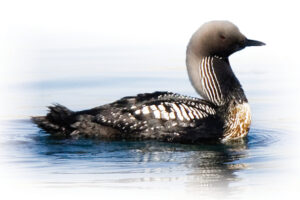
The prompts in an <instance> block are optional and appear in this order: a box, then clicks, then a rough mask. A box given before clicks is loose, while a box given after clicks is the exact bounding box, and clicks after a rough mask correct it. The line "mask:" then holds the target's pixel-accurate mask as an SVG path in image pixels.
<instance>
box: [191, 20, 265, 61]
mask: <svg viewBox="0 0 300 200" xmlns="http://www.w3.org/2000/svg"><path fill="white" fill-rule="evenodd" d="M262 45H265V44H264V43H263V42H260V41H256V40H249V39H247V38H246V37H245V36H244V35H243V34H242V33H241V32H240V31H239V29H238V27H237V26H235V25H234V24H233V23H231V22H229V21H210V22H207V23H205V24H203V25H202V26H201V27H200V28H199V29H198V30H197V31H196V32H195V33H194V34H193V36H192V38H191V40H190V42H189V45H188V50H189V51H192V52H193V53H194V54H196V55H198V56H199V55H200V56H214V55H216V56H220V57H228V56H230V55H231V54H232V53H234V52H236V51H239V50H241V49H243V48H245V47H247V46H262Z"/></svg>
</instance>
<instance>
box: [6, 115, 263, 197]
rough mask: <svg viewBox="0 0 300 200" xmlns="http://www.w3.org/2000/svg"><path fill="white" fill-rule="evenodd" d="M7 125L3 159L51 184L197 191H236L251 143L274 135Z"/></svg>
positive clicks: (10, 122)
mask: <svg viewBox="0 0 300 200" xmlns="http://www.w3.org/2000/svg"><path fill="white" fill-rule="evenodd" d="M2 125H4V128H5V132H4V133H3V134H2V135H1V137H2V140H1V141H2V145H1V146H3V148H4V149H5V153H3V154H4V155H2V156H1V157H2V159H4V161H5V162H6V163H8V165H12V166H16V168H18V169H24V170H25V171H26V172H28V173H30V177H31V178H33V179H36V181H37V182H39V183H40V184H43V185H45V186H55V187H57V186H59V185H64V186H78V185H80V186H89V187H108V188H110V187H114V188H116V187H120V188H174V187H175V188H176V187H182V186H183V187H184V188H186V189H187V190H191V191H193V192H199V193H203V192H205V191H211V190H213V191H214V192H216V191H219V192H222V195H224V193H225V191H226V193H230V190H231V188H230V184H231V183H234V182H236V181H238V180H239V179H238V177H237V176H236V174H235V172H237V171H239V170H245V169H247V166H248V161H249V160H248V161H247V159H248V158H249V155H248V151H249V148H255V147H258V146H259V145H264V143H265V141H264V138H265V137H268V136H267V134H263V132H262V131H260V130H253V131H252V132H251V133H250V136H249V138H248V140H241V141H236V142H232V143H231V144H226V145H225V144H218V145H183V144H169V143H163V142H156V141H141V142H132V141H131V142H128V141H99V140H98V141H95V140H85V139H81V140H71V139H67V140H66V139H65V140H56V139H53V138H51V137H50V136H49V135H47V134H46V133H44V132H41V131H39V130H38V129H37V128H36V127H35V126H34V125H33V124H32V123H31V122H30V121H28V120H19V121H16V120H15V121H6V122H5V123H2ZM257 135H259V137H258V136H257ZM268 141H269V140H268ZM250 162H251V160H250ZM154 182H155V184H154ZM168 183H172V184H168Z"/></svg>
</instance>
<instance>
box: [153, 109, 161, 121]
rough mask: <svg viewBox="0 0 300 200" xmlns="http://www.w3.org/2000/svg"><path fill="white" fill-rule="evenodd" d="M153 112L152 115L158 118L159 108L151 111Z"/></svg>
mask: <svg viewBox="0 0 300 200" xmlns="http://www.w3.org/2000/svg"><path fill="white" fill-rule="evenodd" d="M153 114H154V117H155V118H156V119H160V112H159V110H155V111H153Z"/></svg>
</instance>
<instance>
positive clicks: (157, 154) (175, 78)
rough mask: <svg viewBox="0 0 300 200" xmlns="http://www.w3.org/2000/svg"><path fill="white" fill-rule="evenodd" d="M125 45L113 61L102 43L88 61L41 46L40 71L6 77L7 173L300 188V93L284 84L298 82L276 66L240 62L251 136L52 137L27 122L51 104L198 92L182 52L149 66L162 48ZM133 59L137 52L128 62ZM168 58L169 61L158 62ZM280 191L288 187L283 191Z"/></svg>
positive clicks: (126, 187)
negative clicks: (185, 139)
mask: <svg viewBox="0 0 300 200" xmlns="http://www.w3.org/2000/svg"><path fill="white" fill-rule="evenodd" d="M82 51H83V50H82ZM82 51H80V52H82ZM120 51H121V52H120V54H114V56H115V57H116V58H115V59H113V56H112V55H107V52H106V54H104V51H102V50H97V51H90V54H86V55H85V56H87V55H89V56H88V58H90V57H91V55H94V56H95V57H99V58H98V59H96V58H94V59H91V60H92V61H93V60H94V61H93V62H92V63H89V65H86V63H85V62H84V61H86V60H90V59H87V58H86V57H85V56H83V57H79V58H78V57H77V56H78V55H81V54H80V52H78V51H70V52H69V51H66V52H65V54H63V55H68V56H65V57H64V56H63V58H61V60H60V61H57V57H58V56H61V55H62V52H59V51H58V52H56V51H54V52H46V53H45V52H42V53H40V54H41V55H38V57H39V58H40V59H41V61H40V62H39V65H38V66H37V67H36V68H35V67H33V69H32V73H33V76H32V77H35V78H32V77H31V78H29V79H24V81H22V82H16V83H13V84H11V85H10V88H9V90H7V91H6V92H7V98H8V99H10V100H11V101H10V102H9V101H7V104H6V105H7V106H6V108H4V109H3V114H2V115H1V135H0V137H1V140H0V141H1V152H0V153H1V155H0V159H1V160H0V161H1V165H2V168H3V169H5V173H1V179H2V180H6V183H8V182H10V181H12V180H14V181H13V183H16V182H18V183H21V187H23V186H24V185H27V184H30V185H31V187H32V188H42V189H43V188H44V189H45V188H56V189H59V188H71V189H74V188H89V189H90V188H95V189H99V190H100V189H101V191H103V190H104V191H106V193H105V192H104V193H105V194H107V191H109V193H110V194H112V193H115V191H118V192H121V191H123V192H124V191H127V192H128V191H134V192H137V193H138V194H147V193H150V194H151V191H152V192H153V191H160V192H161V194H164V195H166V196H168V197H169V195H170V194H168V192H166V191H170V192H171V194H172V195H173V196H174V198H175V197H177V198H178V197H181V196H180V195H181V194H186V195H188V197H191V198H194V197H198V195H202V196H204V197H216V198H219V197H222V198H223V199H226V198H228V199H231V198H235V197H236V198H241V197H251V196H255V197H257V196H260V194H261V193H262V194H265V195H268V194H273V195H274V194H275V193H274V191H275V192H276V194H279V196H277V195H274V196H276V197H280V194H281V195H282V196H285V195H286V193H289V194H293V193H294V192H296V191H297V187H299V186H300V185H299V181H298V180H300V179H299V178H300V177H299V172H298V168H297V167H298V166H299V160H300V159H299V157H298V156H297V147H298V143H299V142H298V138H299V137H297V134H299V131H298V128H297V116H296V114H295V113H297V112H298V110H297V108H295V107H294V106H293V105H296V104H297V96H294V94H293V93H292V92H291V91H292V90H293V89H294V88H293V87H287V85H288V86H291V85H293V84H292V81H286V82H284V81H281V82H278V81H277V80H278V78H279V77H281V78H282V77H283V75H282V74H280V73H278V71H276V70H275V71H271V70H269V69H268V68H267V69H261V68H259V67H256V68H255V69H252V68H250V67H248V68H245V69H238V70H235V71H236V74H237V76H238V78H239V79H240V80H241V82H242V84H243V86H244V89H245V91H246V94H247V96H248V98H249V101H250V104H251V108H252V112H253V123H252V126H251V130H250V133H249V136H248V137H247V138H246V139H245V140H243V141H239V142H232V143H230V144H219V145H183V144H169V143H162V142H156V141H143V142H128V141H101V140H90V139H80V140H72V139H66V140H56V139H53V138H51V137H50V136H49V135H48V134H47V133H45V132H43V131H42V130H40V129H38V128H37V127H36V126H35V125H34V124H32V123H31V122H30V120H29V116H33V115H43V114H45V113H46V108H45V106H47V105H49V104H51V103H55V102H59V103H61V104H63V105H66V106H68V107H69V108H71V109H73V110H80V109H85V108H90V107H94V106H98V105H101V104H104V103H108V102H111V101H114V100H116V99H118V98H120V97H123V96H127V95H134V94H136V93H139V92H153V91H155V90H169V91H173V92H178V93H182V94H186V95H191V96H196V95H197V94H195V92H194V90H193V88H192V87H191V86H190V83H189V81H188V78H187V75H186V72H185V68H184V67H176V66H178V60H177V59H172V58H170V59H169V60H168V62H167V61H164V62H165V63H164V62H162V61H161V62H160V61H157V63H155V62H152V64H151V66H149V63H148V64H147V65H146V63H145V62H144V61H143V59H142V58H145V57H147V56H148V57H155V56H157V57H160V56H159V55H158V54H159V53H160V52H154V53H153V52H152V51H151V52H150V53H149V52H148V51H144V52H143V51H142V52H140V51H139V52H133V53H132V54H127V56H121V55H123V54H122V52H123V53H124V52H125V50H120ZM147 53H149V54H150V55H147ZM101 55H102V56H101ZM146 55H147V56H146ZM133 58H139V59H137V61H136V62H135V63H132V60H133ZM74 59H75V60H74ZM116 60H117V61H116ZM78 61H81V62H78ZM53 62H55V63H53ZM58 63H60V64H62V65H63V66H64V67H62V68H58V71H55V70H54V69H56V68H53V67H52V66H53V65H57V64H58ZM150 63H151V62H150ZM166 63H168V64H166ZM236 63H238V59H236V60H235V64H236ZM163 64H166V67H160V66H161V65H163ZM143 65H145V66H146V67H145V68H143V67H142V66H143ZM41 66H44V68H41ZM106 66H110V67H109V68H106ZM172 66H175V67H172ZM125 67H126V68H125ZM234 69H235V68H234ZM73 70H74V71H73ZM284 77H285V76H284ZM286 77H288V75H286ZM286 80H288V79H286ZM283 88H284V89H283ZM287 88H289V89H287ZM286 99H289V104H286V103H285V102H286ZM8 180H9V181H8ZM283 183H285V184H283ZM265 188H267V189H265ZM279 189H284V191H285V192H279V193H278V190H279ZM253 191H256V192H253ZM139 192H140V193H139ZM120 194H122V192H121V193H120ZM126 194H127V195H128V193H126ZM177 194H178V196H177ZM129 195H130V193H129ZM260 197H262V196H260Z"/></svg>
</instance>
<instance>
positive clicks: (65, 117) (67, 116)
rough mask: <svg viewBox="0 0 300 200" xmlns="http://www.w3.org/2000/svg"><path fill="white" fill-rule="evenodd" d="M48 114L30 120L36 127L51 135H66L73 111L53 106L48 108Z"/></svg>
mask: <svg viewBox="0 0 300 200" xmlns="http://www.w3.org/2000/svg"><path fill="white" fill-rule="evenodd" d="M48 108H49V113H48V114H47V115H46V116H37V117H32V118H31V120H32V121H33V122H34V123H35V124H37V125H38V127H40V128H42V129H44V130H46V131H48V132H49V133H53V134H56V135H57V134H60V135H62V134H63V135H66V134H68V133H69V132H70V131H71V130H70V128H71V127H70V124H71V123H72V121H73V119H72V116H73V114H74V112H73V111H71V110H69V109H68V108H66V107H65V106H62V105H59V104H55V105H53V106H49V107H48Z"/></svg>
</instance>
